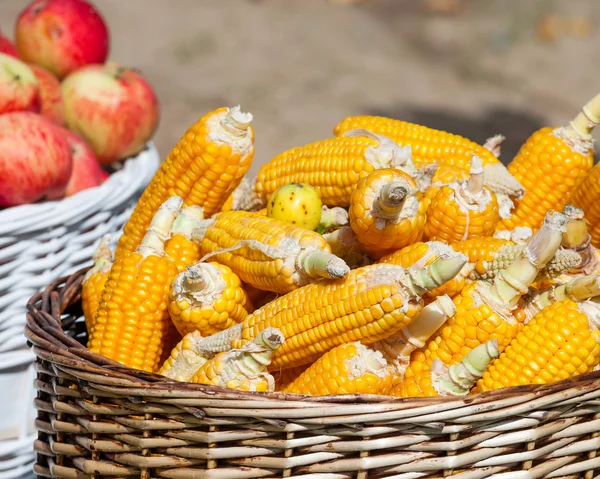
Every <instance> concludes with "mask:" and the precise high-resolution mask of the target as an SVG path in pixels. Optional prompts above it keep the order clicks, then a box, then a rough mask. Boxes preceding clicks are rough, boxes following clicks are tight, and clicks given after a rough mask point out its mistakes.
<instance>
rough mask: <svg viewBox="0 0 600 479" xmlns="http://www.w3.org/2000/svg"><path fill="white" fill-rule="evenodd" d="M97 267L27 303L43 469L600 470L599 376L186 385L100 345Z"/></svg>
mask: <svg viewBox="0 0 600 479" xmlns="http://www.w3.org/2000/svg"><path fill="white" fill-rule="evenodd" d="M84 273H85V271H79V272H78V273H76V274H74V275H73V276H70V277H68V278H63V279H62V280H59V281H56V282H55V283H53V284H51V285H50V286H49V287H48V288H47V289H46V290H45V291H44V292H43V293H40V294H37V295H35V296H34V297H33V298H32V299H31V300H30V302H29V304H28V309H29V313H28V317H27V327H26V335H27V338H28V340H29V342H30V344H31V345H32V347H33V351H34V353H35V355H36V356H37V362H36V370H37V380H36V387H37V389H38V395H37V399H36V400H35V406H36V408H37V410H38V418H37V421H36V427H37V429H38V431H39V437H38V440H37V441H36V442H35V450H36V452H37V464H36V465H35V472H36V473H37V474H38V475H39V476H44V477H61V478H69V479H87V478H92V477H95V478H98V477H129V476H136V477H142V478H144V479H147V478H150V477H153V478H156V477H161V478H170V479H201V478H202V479H245V478H248V479H249V478H260V477H271V478H283V477H298V478H303V479H346V478H357V479H367V478H369V479H375V478H395V479H414V478H433V477H436V478H438V477H449V476H452V477H455V478H458V479H478V478H489V479H534V478H550V477H552V478H559V477H560V478H569V479H575V478H581V479H584V478H585V479H592V478H597V477H600V455H599V454H598V452H599V450H600V372H595V373H593V374H589V375H586V376H581V377H578V378H576V379H572V380H568V381H563V382H560V383H556V384H552V385H548V386H537V387H534V386H527V387H521V388H510V389H504V390H498V391H494V392H491V393H485V394H480V395H476V396H469V397H465V398H420V399H410V400H406V399H392V398H389V397H381V396H334V397H333V396H330V397H322V398H306V397H303V396H294V395H287V394H278V393H274V394H259V393H243V392H237V391H231V390H226V389H221V388H217V387H212V386H202V385H197V384H188V383H177V382H171V381H168V380H167V379H166V378H164V377H161V376H158V375H154V374H148V373H144V372H140V371H136V370H133V369H129V368H125V367H123V366H121V365H119V364H118V363H115V362H114V361H112V360H108V359H106V358H103V357H101V356H98V355H95V354H92V353H90V351H89V350H87V349H86V348H85V347H83V346H82V343H83V344H85V340H86V337H85V328H84V327H83V322H82V320H81V318H80V313H81V312H80V305H79V299H80V287H81V280H82V278H83V274H84Z"/></svg>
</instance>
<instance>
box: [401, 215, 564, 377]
mask: <svg viewBox="0 0 600 479" xmlns="http://www.w3.org/2000/svg"><path fill="white" fill-rule="evenodd" d="M567 221H568V220H567V218H566V216H564V215H563V214H561V213H554V214H551V213H549V214H548V215H547V218H546V220H545V222H544V225H543V226H542V228H541V229H540V230H539V231H538V232H537V234H536V235H535V236H534V237H533V239H532V240H531V241H530V242H529V245H528V246H527V253H526V254H525V255H524V256H523V257H521V258H518V259H516V260H515V261H513V263H512V264H511V265H510V266H509V267H508V268H507V269H505V270H503V271H501V272H499V273H498V274H497V275H496V277H495V279H494V282H493V283H492V284H491V285H490V284H488V283H485V282H482V281H476V282H474V283H472V284H470V285H468V286H467V287H466V288H465V289H464V290H463V291H461V293H460V294H459V295H458V296H456V297H455V298H454V304H455V305H456V310H457V312H456V314H455V315H454V316H453V317H452V318H450V319H449V320H448V321H447V323H446V325H444V326H443V327H442V328H441V329H440V330H439V331H438V332H437V333H436V334H434V335H433V336H432V337H431V339H429V340H428V341H427V344H426V345H425V347H424V348H423V349H422V350H420V351H415V352H414V353H413V354H412V356H411V361H410V364H409V365H408V368H407V369H406V373H405V376H404V381H405V382H406V385H405V387H407V388H408V387H412V386H411V384H410V382H411V381H415V380H416V379H415V378H418V375H419V374H420V373H419V371H421V370H423V369H424V368H428V367H431V365H432V363H433V361H434V360H435V359H440V360H441V361H442V362H443V363H444V364H446V365H448V366H450V365H452V364H456V363H458V362H460V361H462V359H463V358H464V357H465V356H466V355H467V354H468V353H469V351H471V350H472V349H474V348H475V347H477V346H479V345H480V344H483V343H485V342H486V341H489V340H491V339H497V340H498V347H499V349H500V351H503V350H504V349H505V348H506V346H507V345H508V343H510V341H511V340H512V338H514V337H515V335H516V334H517V331H518V329H519V323H518V321H517V319H516V318H515V317H514V316H513V315H512V313H511V312H512V310H513V309H514V307H515V306H516V305H517V302H518V301H519V299H520V298H521V296H522V295H523V294H525V293H526V292H527V290H528V287H529V285H530V284H531V283H532V282H533V281H534V280H535V277H536V276H537V274H538V272H539V270H540V269H541V268H543V266H544V265H545V264H546V263H547V262H548V261H549V260H550V258H552V256H553V255H554V253H555V252H556V250H557V249H558V247H559V246H560V241H561V236H562V231H563V229H564V226H565V224H566V223H567Z"/></svg>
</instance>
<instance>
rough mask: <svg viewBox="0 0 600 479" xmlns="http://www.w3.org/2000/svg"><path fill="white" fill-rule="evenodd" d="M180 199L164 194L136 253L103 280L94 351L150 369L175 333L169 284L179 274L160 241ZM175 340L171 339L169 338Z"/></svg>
mask: <svg viewBox="0 0 600 479" xmlns="http://www.w3.org/2000/svg"><path fill="white" fill-rule="evenodd" d="M181 205H182V199H181V198H180V197H178V196H174V197H171V198H170V199H169V200H167V201H166V202H165V203H164V204H163V205H162V206H161V207H160V208H159V209H158V211H157V213H156V214H155V215H154V217H153V219H152V221H151V223H150V225H149V227H148V232H147V233H146V235H145V236H144V238H143V240H142V242H141V244H140V245H139V247H138V248H137V251H135V252H134V253H129V254H124V255H123V256H122V257H121V258H120V259H118V260H116V261H115V263H114V265H113V267H112V269H111V271H110V275H109V277H108V280H107V281H106V285H105V288H104V292H103V294H102V300H101V302H100V306H99V307H98V313H97V315H96V320H95V324H94V326H93V328H92V332H91V335H90V338H89V342H88V348H89V349H90V350H91V351H92V352H94V353H98V354H101V355H103V356H106V357H107V358H110V359H114V360H116V361H118V362H120V363H122V364H124V365H126V366H129V367H132V368H135V369H142V370H144V371H150V372H154V371H156V370H157V369H158V367H159V366H160V364H161V363H162V355H163V352H164V353H168V352H169V351H170V347H171V345H169V344H168V343H169V342H170V341H171V339H172V338H176V332H175V328H174V326H173V325H172V323H171V320H170V319H169V312H168V300H169V288H170V287H171V283H172V281H173V278H175V276H176V275H177V267H176V265H175V264H174V262H173V261H172V260H171V259H169V258H168V257H167V256H165V254H164V242H165V240H164V239H165V238H167V237H168V236H169V234H170V230H171V226H172V224H173V221H174V220H175V217H176V216H177V214H178V212H179V209H180V208H181ZM173 344H174V343H173Z"/></svg>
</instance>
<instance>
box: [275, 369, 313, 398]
mask: <svg viewBox="0 0 600 479" xmlns="http://www.w3.org/2000/svg"><path fill="white" fill-rule="evenodd" d="M310 366H311V365H310V364H304V365H303V366H298V367H295V368H288V369H280V370H277V371H272V372H271V374H273V378H274V379H275V391H279V392H283V391H284V389H285V388H287V387H288V386H289V385H290V384H291V383H292V382H294V381H295V380H296V379H297V378H298V376H300V375H301V374H302V373H303V372H304V371H306V370H307V369H308V368H309V367H310Z"/></svg>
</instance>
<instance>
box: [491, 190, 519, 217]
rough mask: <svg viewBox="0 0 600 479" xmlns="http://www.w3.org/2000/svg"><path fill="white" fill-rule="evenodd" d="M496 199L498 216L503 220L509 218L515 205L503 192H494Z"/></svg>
mask: <svg viewBox="0 0 600 479" xmlns="http://www.w3.org/2000/svg"><path fill="white" fill-rule="evenodd" d="M496 200H497V201H498V214H499V215H500V218H501V219H503V220H505V219H508V218H510V217H511V215H512V210H513V208H514V207H515V204H514V203H513V201H512V200H511V199H510V197H509V196H508V195H505V194H503V193H496Z"/></svg>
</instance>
